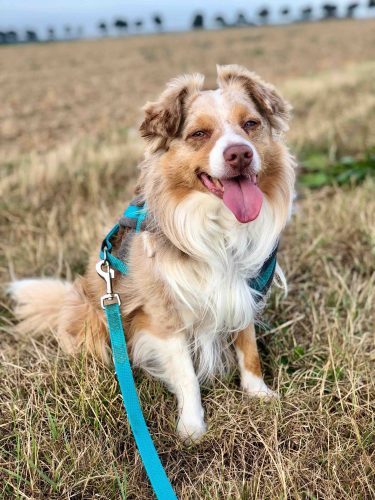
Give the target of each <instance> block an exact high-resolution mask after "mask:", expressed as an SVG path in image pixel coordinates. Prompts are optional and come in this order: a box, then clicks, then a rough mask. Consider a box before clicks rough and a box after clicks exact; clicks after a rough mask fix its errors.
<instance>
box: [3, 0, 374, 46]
mask: <svg viewBox="0 0 375 500" xmlns="http://www.w3.org/2000/svg"><path fill="white" fill-rule="evenodd" d="M360 6H361V3H360V2H351V3H349V4H347V6H346V8H345V15H344V17H346V18H354V17H355V13H356V11H357V10H358V8H359V7H360ZM363 6H367V8H368V9H374V8H375V0H368V1H367V2H366V4H363ZM272 13H273V12H272V10H271V9H270V8H269V7H262V8H260V9H259V10H258V11H257V12H256V13H255V15H254V18H253V19H251V18H249V17H248V16H247V15H246V14H245V13H244V12H238V13H237V16H236V18H235V20H234V21H229V20H228V19H226V18H225V17H224V16H222V15H216V16H215V17H214V18H213V21H214V24H215V26H216V27H217V28H229V27H241V26H256V25H258V24H263V25H264V24H268V23H269V22H270V17H271V14H272ZM276 14H278V15H279V16H280V17H281V18H283V19H284V20H285V21H288V22H308V21H312V20H313V19H323V20H324V19H334V18H337V17H339V16H338V7H337V5H336V4H334V3H325V4H323V5H322V6H321V7H320V8H315V9H314V7H312V6H305V7H302V8H301V9H299V11H298V12H297V14H296V13H294V14H293V12H292V9H291V8H290V7H287V6H285V7H282V8H281V9H280V10H279V11H278V12H276ZM151 20H152V23H153V25H154V29H155V31H157V32H162V31H164V29H165V26H164V20H163V17H162V16H161V15H160V14H154V15H152V17H151ZM209 20H210V19H209ZM206 22H207V17H205V15H204V14H203V13H200V12H198V13H196V14H194V15H193V20H192V23H191V29H205V28H206ZM144 24H145V23H144V20H143V19H141V18H139V19H135V20H132V21H130V20H128V19H126V18H124V17H118V18H116V19H114V21H113V22H111V23H109V22H106V21H104V20H101V21H99V22H98V24H97V26H96V28H97V30H98V32H99V34H100V35H101V36H108V35H112V34H116V35H118V36H122V35H126V34H128V33H131V32H134V31H135V32H137V33H140V32H142V31H143V29H144ZM39 35H40V34H39V33H38V32H37V31H36V30H30V29H28V30H26V31H24V32H23V33H21V32H17V31H15V30H9V31H0V44H7V43H18V42H38V41H40V40H41V39H43V40H47V41H56V40H61V39H66V40H73V39H79V38H82V37H83V36H84V30H83V27H82V26H76V27H74V26H71V25H66V26H64V27H63V29H62V30H60V31H58V30H56V29H55V28H54V27H51V26H50V27H47V30H46V33H44V34H42V38H40V36H39ZM43 35H44V36H43Z"/></svg>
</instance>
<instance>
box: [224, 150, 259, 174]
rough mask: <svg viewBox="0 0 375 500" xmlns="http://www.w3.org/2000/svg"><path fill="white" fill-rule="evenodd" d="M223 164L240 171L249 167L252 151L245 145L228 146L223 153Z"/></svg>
mask: <svg viewBox="0 0 375 500" xmlns="http://www.w3.org/2000/svg"><path fill="white" fill-rule="evenodd" d="M223 155H224V160H225V163H226V164H227V165H228V166H230V167H232V168H235V169H238V170H242V169H244V168H246V167H249V166H250V163H251V160H252V159H253V150H252V149H251V147H250V146H246V144H234V145H233V146H228V147H227V148H226V149H225V151H224V153H223Z"/></svg>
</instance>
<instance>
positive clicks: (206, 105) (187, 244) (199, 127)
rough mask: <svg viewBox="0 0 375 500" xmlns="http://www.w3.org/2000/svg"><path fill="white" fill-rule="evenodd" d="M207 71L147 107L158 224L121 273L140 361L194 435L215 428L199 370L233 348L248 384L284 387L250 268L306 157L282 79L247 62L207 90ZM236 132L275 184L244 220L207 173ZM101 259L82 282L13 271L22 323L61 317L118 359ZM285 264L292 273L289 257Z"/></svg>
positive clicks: (261, 390)
mask: <svg viewBox="0 0 375 500" xmlns="http://www.w3.org/2000/svg"><path fill="white" fill-rule="evenodd" d="M203 81H204V78H203V76H202V75H198V74H197V75H185V76H182V77H179V78H177V79H175V80H172V81H171V82H170V83H169V84H168V86H167V88H166V90H165V91H164V92H163V94H162V95H161V96H160V98H159V99H158V100H157V101H156V102H152V103H148V104H147V105H146V106H145V108H144V113H145V117H144V121H143V123H142V125H141V129H140V130H141V133H142V135H143V137H145V138H146V140H147V148H146V154H145V159H144V161H143V163H142V164H141V175H140V179H139V183H138V192H139V193H140V194H141V195H143V196H144V198H145V200H146V201H147V205H148V209H149V212H150V214H151V217H152V221H153V224H154V228H153V230H152V231H146V232H143V233H141V234H139V235H136V236H134V237H133V238H132V240H131V246H130V253H129V265H130V270H131V272H130V275H129V276H127V277H123V276H116V279H115V282H114V289H115V290H116V291H117V292H119V293H120V296H121V297H122V306H121V307H122V313H123V321H124V326H125V332H126V335H127V340H128V344H129V346H130V352H131V357H132V361H133V364H134V365H137V366H141V367H142V368H144V369H145V370H147V371H148V372H149V373H151V374H152V375H153V376H155V377H157V378H159V379H161V380H162V381H164V382H165V383H166V384H167V386H168V387H169V388H170V390H171V391H173V392H174V393H175V394H176V396H177V400H178V406H179V421H178V430H179V432H180V434H181V435H182V436H183V437H185V438H187V437H189V438H190V439H197V438H199V437H200V436H201V434H202V433H203V432H204V431H205V422H204V418H203V409H202V405H201V399H200V389H199V381H200V380H203V379H210V378H212V377H213V376H215V375H222V374H223V373H224V372H225V371H226V370H227V369H228V368H229V367H230V365H231V362H232V357H233V356H232V354H231V353H232V350H233V351H235V352H236V354H237V359H238V364H239V368H240V373H241V384H242V387H243V389H244V390H245V391H247V392H248V393H249V394H252V395H260V396H262V395H263V396H264V395H265V396H272V395H273V394H274V393H273V392H272V391H271V390H270V389H268V387H267V386H266V385H265V384H264V382H263V379H262V375H261V370H260V363H259V357H258V352H257V347H256V341H255V333H254V326H253V325H254V320H255V318H256V314H257V313H258V312H259V309H260V307H261V305H259V303H257V301H256V300H255V299H256V297H255V295H256V294H255V292H254V291H252V290H251V289H250V288H249V286H248V284H247V280H248V279H249V278H251V277H254V276H256V275H257V274H258V272H259V270H260V268H261V266H262V264H263V263H264V261H265V260H266V259H267V257H268V256H269V254H270V253H271V251H272V250H273V248H274V246H275V244H276V243H277V240H278V238H279V236H280V233H281V231H282V230H283V228H284V226H285V224H286V222H287V220H288V217H289V215H290V211H291V204H292V198H293V186H294V160H293V159H292V157H291V156H290V154H289V152H288V149H287V148H286V146H285V145H284V143H283V140H282V135H283V132H284V131H285V130H287V123H288V119H289V109H290V108H289V105H288V104H287V103H286V102H285V101H284V100H283V99H282V97H281V96H280V95H279V94H278V93H277V91H276V90H275V89H274V88H273V87H272V86H271V85H269V84H266V83H264V82H263V81H262V80H260V78H259V77H258V76H256V75H255V74H254V73H251V72H249V71H248V70H246V69H245V68H242V67H239V66H235V65H232V66H221V67H218V89H216V90H203ZM249 120H250V122H249ZM244 123H246V124H247V126H249V129H247V128H246V130H245V129H244V126H243V124H244ZM249 123H250V125H248V124H249ZM196 131H203V132H202V133H203V136H201V135H202V134H199V133H198V134H195V132H196ZM232 144H242V145H248V146H250V148H251V150H252V152H253V158H252V163H251V169H252V172H253V173H255V174H257V176H258V186H259V188H260V190H261V191H262V192H263V204H262V208H261V210H260V213H259V216H258V217H257V218H256V219H255V220H254V221H252V222H248V223H241V222H238V221H237V220H236V218H235V217H234V215H233V213H232V212H231V211H230V210H229V209H228V208H227V207H226V206H225V204H224V203H223V201H222V200H221V199H220V198H219V197H218V196H215V194H213V193H212V192H209V191H208V190H207V189H206V187H205V185H204V184H203V183H202V182H201V178H200V174H201V172H206V173H207V174H209V175H210V176H211V177H213V178H219V179H220V178H223V177H224V176H225V175H226V168H227V166H226V163H225V161H224V160H223V151H224V150H225V148H227V147H228V146H230V145H232ZM115 246H116V245H115ZM95 261H96V259H93V260H92V261H91V264H90V266H89V267H88V271H87V274H86V275H85V276H84V277H80V278H78V279H77V280H76V281H75V282H74V283H72V284H70V283H63V282H60V281H54V280H24V281H18V282H15V283H13V284H12V286H11V291H12V293H13V296H14V298H15V300H16V302H17V307H16V313H17V314H18V316H19V318H20V319H21V320H22V321H21V323H20V324H19V325H18V328H19V329H20V330H22V331H31V330H34V331H41V330H45V329H48V328H51V329H53V330H54V331H56V334H57V337H58V339H59V341H60V342H61V345H62V346H63V347H64V349H65V350H66V351H67V352H71V353H76V352H78V351H79V350H80V349H81V348H82V347H84V348H86V349H87V350H88V351H90V352H92V353H94V354H95V355H96V356H98V357H99V358H101V359H102V360H104V361H105V362H108V360H109V351H108V333H107V328H106V322H105V318H104V314H103V311H102V309H101V308H100V296H101V295H102V294H103V293H104V290H103V287H104V283H103V282H102V280H101V278H99V277H98V276H97V275H96V272H95ZM116 274H117V273H116ZM276 275H277V276H278V277H279V278H280V279H281V281H282V282H283V283H284V284H285V279H284V277H283V274H282V272H281V269H280V268H279V267H277V270H276ZM260 304H262V303H260ZM232 344H234V347H235V349H232V348H231V345H232Z"/></svg>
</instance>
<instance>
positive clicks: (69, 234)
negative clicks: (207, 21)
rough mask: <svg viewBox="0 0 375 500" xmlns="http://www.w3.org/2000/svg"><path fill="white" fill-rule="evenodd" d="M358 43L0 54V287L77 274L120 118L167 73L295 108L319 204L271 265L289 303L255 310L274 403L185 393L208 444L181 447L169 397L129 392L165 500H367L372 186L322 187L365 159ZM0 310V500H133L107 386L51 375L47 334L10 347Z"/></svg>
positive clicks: (141, 44) (373, 299)
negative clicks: (263, 91) (199, 411)
mask: <svg viewBox="0 0 375 500" xmlns="http://www.w3.org/2000/svg"><path fill="white" fill-rule="evenodd" d="M373 27H374V22H370V21H367V22H355V21H352V22H346V21H345V22H338V23H321V24H314V25H307V26H306V25H303V26H302V25H301V26H291V27H286V28H271V27H269V28H268V27H266V28H260V29H249V30H247V29H244V30H238V31H234V30H233V31H232V30H228V31H225V32H217V33H199V34H194V35H192V34H182V35H168V36H161V37H157V38H153V37H147V38H134V39H129V40H103V41H97V42H80V43H77V44H58V45H48V46H41V47H37V46H33V47H27V46H24V47H7V48H5V49H2V50H1V51H0V62H1V65H2V67H3V68H4V69H5V71H3V72H2V74H1V77H0V78H1V85H0V99H1V102H2V103H5V106H4V109H5V113H4V116H5V119H4V120H3V122H2V123H1V125H0V133H1V136H2V138H3V139H5V141H3V142H4V147H3V148H2V151H3V157H2V160H1V178H0V207H1V215H2V216H1V223H0V248H1V252H0V278H1V281H2V283H4V284H5V283H6V282H7V281H9V279H10V278H11V277H13V276H14V275H16V276H19V277H21V276H39V275H55V276H63V277H67V278H68V279H70V278H72V277H73V276H74V275H76V274H77V273H82V272H83V271H84V268H85V265H86V261H87V256H88V254H89V252H90V251H91V250H92V248H95V247H96V246H97V244H98V242H99V241H100V238H101V236H102V235H103V233H104V230H105V228H109V227H110V226H111V225H112V223H113V221H114V219H115V218H116V217H117V215H118V214H119V213H120V212H121V210H122V209H123V207H124V205H125V203H126V200H127V199H129V197H130V196H131V193H132V190H133V188H134V183H135V178H136V174H137V170H136V165H137V162H138V160H139V158H140V157H141V155H142V143H141V142H140V141H139V140H138V139H137V138H136V137H137V136H136V134H135V132H134V130H133V128H132V127H134V125H135V123H136V116H138V115H137V107H138V106H139V105H141V104H142V103H143V101H145V100H146V98H148V97H151V96H152V95H155V93H156V92H158V91H159V89H160V88H161V86H162V84H163V82H164V80H165V79H166V78H167V77H169V76H173V75H174V74H177V73H179V72H180V71H181V70H184V69H187V70H192V69H195V70H196V69H198V70H201V71H203V72H206V73H208V74H209V76H210V77H212V75H213V72H214V62H225V60H226V61H227V62H240V63H243V64H246V65H248V66H253V67H254V69H256V70H257V71H259V72H260V73H262V74H263V75H264V76H265V77H267V78H269V79H271V80H272V81H274V82H275V83H277V84H278V85H279V86H280V88H282V90H283V92H284V93H285V94H286V95H287V96H288V98H289V99H290V100H291V101H292V103H293V105H294V108H295V111H294V114H295V119H294V122H293V123H292V128H291V131H290V135H289V140H290V142H291V145H292V148H293V150H294V151H296V152H297V153H298V155H299V158H300V160H301V161H302V164H303V165H304V166H303V167H301V180H303V178H304V177H303V176H304V175H306V174H311V173H313V174H319V175H321V174H324V175H326V176H328V177H329V179H328V180H329V182H326V180H325V181H324V182H323V183H322V184H323V186H320V187H319V189H314V190H311V189H309V188H306V186H303V185H302V186H301V187H300V188H299V191H298V198H297V201H296V211H295V214H294V216H293V219H292V221H291V224H290V225H289V227H288V229H287V231H286V234H285V235H284V238H283V241H282V248H281V252H280V261H281V263H282V266H283V268H284V271H285V273H286V275H287V277H288V282H289V295H288V297H287V298H284V297H283V296H282V295H281V294H280V293H278V292H277V291H276V292H274V293H273V294H272V297H271V300H270V304H269V307H268V308H267V310H266V312H265V315H264V317H263V320H264V326H263V327H262V328H261V329H259V345H260V348H261V352H262V361H263V367H264V371H265V374H266V380H267V381H268V382H269V383H270V384H271V385H272V386H273V387H274V388H275V389H276V390H278V391H279V392H280V394H281V399H280V401H276V402H272V403H262V402H259V401H256V400H251V399H248V398H247V397H246V396H245V395H243V394H242V393H241V392H240V391H239V390H238V375H237V373H235V372H234V373H232V374H231V376H230V377H228V379H226V380H222V381H217V382H216V383H215V384H214V386H213V387H205V388H204V389H203V404H204V407H205V410H206V414H207V419H208V425H209V431H208V434H207V436H206V437H205V438H204V439H203V441H202V442H201V443H199V444H197V445H194V446H191V447H186V446H184V445H183V444H182V443H181V442H180V441H179V440H178V438H177V437H176V434H175V421H174V419H175V414H176V405H175V401H174V399H173V397H172V396H171V395H169V393H168V392H167V391H166V390H165V389H164V388H163V387H162V385H161V384H158V383H156V382H154V381H152V380H150V379H148V378H147V377H145V376H144V375H143V374H142V373H139V372H137V374H136V377H137V385H138V388H139V392H140V394H141V401H142V405H143V408H144V412H145V416H146V419H147V421H148V422H149V424H150V428H151V432H152V435H153V436H154V438H155V442H156V445H157V448H158V449H159V451H160V453H161V458H162V460H163V463H164V464H165V465H166V469H167V472H168V475H169V477H170V478H171V480H172V483H173V485H174V486H175V488H176V490H177V492H178V495H179V497H180V498H241V499H248V498H251V499H252V498H304V499H321V498H324V499H325V498H329V499H331V498H332V499H333V498H334V499H336V498H361V499H362V498H372V497H374V496H375V466H374V463H375V445H374V443H375V439H374V438H375V417H374V415H375V403H374V401H375V388H374V382H373V375H372V374H373V373H374V361H375V349H374V331H375V328H374V326H375V325H374V306H373V305H374V303H375V293H374V290H375V283H374V281H375V269H374V253H375V252H374V247H375V221H374V213H375V199H374V195H373V193H374V188H375V182H374V180H373V178H372V176H371V175H366V176H364V178H363V179H361V184H356V183H355V182H352V181H350V182H348V183H345V184H346V185H345V189H343V188H341V187H339V185H338V182H337V176H338V175H341V173H342V170H340V169H342V168H344V171H345V172H348V171H349V170H350V169H353V168H354V169H356V168H357V167H358V165H360V166H359V167H358V168H359V169H361V168H362V167H363V168H365V166H364V163H366V161H367V160H366V158H367V156H366V155H367V152H368V154H369V155H371V151H372V148H373V147H374V145H375V140H374V135H373V133H374V132H373V131H374V130H375V128H374V126H373V125H374V121H373V120H374V118H373V117H374V108H373V106H374V100H373V93H372V84H373V75H374V69H375V67H374V65H373V62H371V56H372V55H373V49H371V47H372V46H373V45H371V43H370V42H371V41H373V37H374V35H373V33H374V30H373ZM268 34H270V35H272V36H268ZM354 37H356V40H357V42H358V43H357V42H356V43H355V44H353V43H351V41H350V40H351V38H354ZM316 40H319V43H317V41H316ZM187 42H189V44H190V45H189V47H190V46H191V48H189V50H186V46H187ZM171 43H173V49H171ZM197 47H198V48H199V50H200V57H199V59H200V62H199V63H198V64H197V63H196V54H195V51H194V49H196V48H197ZM286 47H288V48H290V51H291V57H288V58H287V60H285V58H281V52H282V50H283V49H285V48H286ZM181 53H184V55H186V57H185V58H182V57H181ZM185 53H186V54H185ZM257 53H258V54H259V55H256V54H257ZM93 54H95V56H96V58H95V60H94V59H93V57H92V55H93ZM332 65H334V66H335V69H334V70H333V69H330V68H331V67H332ZM151 75H153V78H151ZM25 81H27V82H28V85H27V86H26V85H25V83H24V82H25ZM114 96H115V99H114ZM349 155H350V156H351V158H352V160H350V162H351V163H350V165H349V166H348V168H346V167H345V161H347V160H345V161H344V167H343V162H342V158H343V157H345V156H349ZM368 158H370V156H368ZM366 165H367V164H366ZM370 167H371V165H370ZM366 168H367V167H366ZM361 171H362V170H361ZM337 172H338V173H337ZM336 174H337V175H336ZM350 179H352V176H350ZM331 181H332V182H331ZM301 184H302V183H301ZM306 184H307V185H308V186H311V185H312V184H314V183H311V182H305V185H306ZM94 221H95V222H94ZM0 300H1V307H2V311H1V318H0V380H1V386H0V498H33V499H34V498H51V499H60V498H85V499H86V498H103V499H104V498H106V499H107V498H116V499H117V498H149V497H151V491H150V488H149V486H148V483H147V480H146V477H145V474H144V471H143V469H142V466H141V463H140V460H139V457H138V455H137V453H136V451H135V447H134V441H133V439H132V437H131V434H130V431H129V427H128V423H127V420H126V417H125V414H124V410H123V408H122V403H121V398H120V396H119V394H118V389H117V384H116V381H115V378H114V374H113V370H112V369H111V368H110V367H109V368H107V367H104V366H103V365H101V364H100V363H98V362H97V361H95V360H93V359H91V358H88V357H86V356H85V355H84V354H82V355H81V356H80V357H78V358H69V357H66V356H65V355H63V354H62V353H61V352H60V351H59V349H58V347H57V345H56V342H55V340H54V339H53V336H52V335H51V334H50V332H46V333H45V335H42V336H34V337H31V338H19V337H17V336H15V334H14V333H13V332H12V328H11V327H12V325H13V323H14V318H13V316H12V312H11V304H10V303H9V301H8V299H7V298H6V297H5V295H2V296H1V299H0Z"/></svg>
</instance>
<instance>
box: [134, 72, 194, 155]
mask: <svg viewBox="0 0 375 500" xmlns="http://www.w3.org/2000/svg"><path fill="white" fill-rule="evenodd" d="M203 82H204V76H203V75H200V74H198V73H197V74H193V75H183V76H180V77H178V78H175V79H173V80H171V81H170V82H169V83H168V84H167V88H166V90H165V91H164V92H163V93H162V94H161V96H160V97H159V99H158V100H157V101H155V102H148V103H147V104H146V105H145V106H144V108H143V110H144V113H145V117H144V120H143V122H142V124H141V126H140V129H139V130H140V132H141V135H142V137H144V138H145V139H147V140H149V141H151V142H152V143H153V146H154V148H155V150H156V149H159V148H165V147H167V145H168V142H169V141H170V139H172V138H174V137H176V136H177V135H178V133H179V131H180V129H181V125H182V122H183V119H184V111H185V107H186V102H187V100H188V98H189V97H190V96H192V95H194V94H196V93H197V92H199V91H200V90H201V89H202V87H203Z"/></svg>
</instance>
